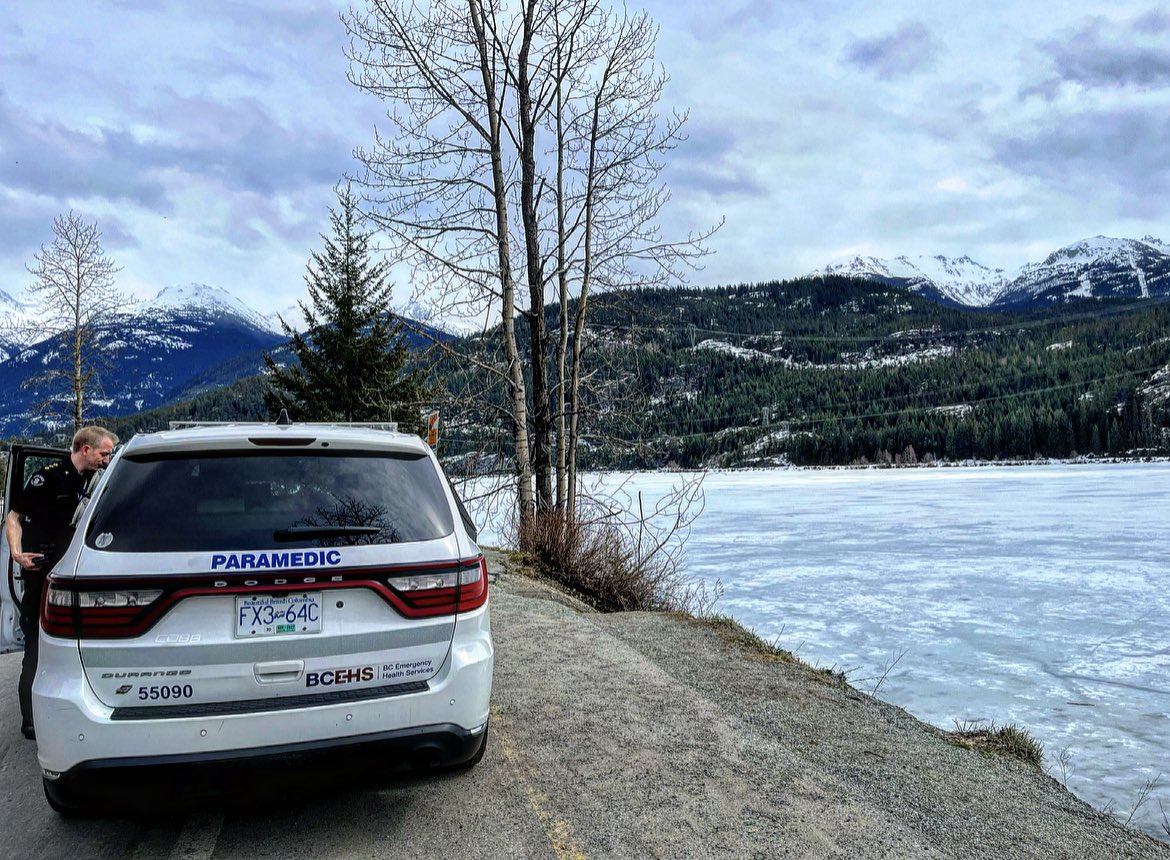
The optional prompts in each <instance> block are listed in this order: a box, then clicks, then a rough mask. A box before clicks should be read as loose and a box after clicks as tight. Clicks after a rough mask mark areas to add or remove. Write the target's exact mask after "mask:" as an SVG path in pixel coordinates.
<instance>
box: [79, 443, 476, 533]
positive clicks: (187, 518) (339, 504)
mask: <svg viewBox="0 0 1170 860" xmlns="http://www.w3.org/2000/svg"><path fill="white" fill-rule="evenodd" d="M454 527H455V526H454V522H453V520H452V516H451V509H450V506H449V505H448V503H447V497H446V495H445V494H444V492H443V485H442V483H441V478H440V476H439V474H438V472H437V471H436V469H435V466H434V464H433V463H432V462H431V460H430V458H429V457H427V456H425V455H421V454H420V455H411V454H388V453H385V452H376V453H375V452H346V451H328V452H325V451H322V452H312V453H309V452H305V451H303V450H302V451H297V452H295V453H291V452H290V453H281V454H272V453H267V452H265V453H262V454H255V453H251V452H241V453H238V454H236V453H231V454H224V453H222V452H217V453H215V454H211V455H203V454H198V455H192V454H184V455H183V456H174V455H169V456H160V455H155V456H144V457H133V456H128V457H123V458H122V460H121V461H120V462H119V463H118V464H117V466H116V473H115V474H111V475H110V480H109V481H108V482H107V487H106V489H105V491H104V492H103V493H102V494H101V497H100V498H99V499H98V500H97V506H96V508H95V510H94V516H93V519H92V520H91V521H90V526H89V529H88V530H87V534H86V544H87V545H88V546H91V547H94V548H96V549H102V550H108V551H110V552H194V551H212V550H221V549H269V548H295V547H321V546H350V545H364V544H392V543H405V542H411V541H423V540H433V539H435V538H441V537H445V536H446V535H449V534H451V532H452V531H453V530H454Z"/></svg>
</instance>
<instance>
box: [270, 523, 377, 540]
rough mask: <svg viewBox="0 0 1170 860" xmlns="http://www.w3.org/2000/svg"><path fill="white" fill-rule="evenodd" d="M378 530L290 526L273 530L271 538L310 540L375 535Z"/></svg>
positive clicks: (364, 527) (370, 527)
mask: <svg viewBox="0 0 1170 860" xmlns="http://www.w3.org/2000/svg"><path fill="white" fill-rule="evenodd" d="M380 531H382V529H381V528H379V527H378V526H290V527H288V528H287V529H277V530H276V531H274V532H273V533H272V539H273V540H274V541H279V542H282V543H285V542H288V541H294V540H311V539H312V538H331V537H347V536H349V535H376V534H378V533H379V532H380Z"/></svg>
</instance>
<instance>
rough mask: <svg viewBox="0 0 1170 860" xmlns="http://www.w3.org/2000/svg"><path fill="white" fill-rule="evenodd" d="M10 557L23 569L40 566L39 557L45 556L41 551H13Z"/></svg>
mask: <svg viewBox="0 0 1170 860" xmlns="http://www.w3.org/2000/svg"><path fill="white" fill-rule="evenodd" d="M12 557H13V558H14V559H15V560H16V563H17V564H19V565H20V566H21V567H23V568H24V569H25V570H37V569H39V568H40V566H41V559H43V558H44V557H45V554H44V553H43V552H14V553H13V554H12Z"/></svg>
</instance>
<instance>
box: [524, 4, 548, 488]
mask: <svg viewBox="0 0 1170 860" xmlns="http://www.w3.org/2000/svg"><path fill="white" fill-rule="evenodd" d="M536 6H537V4H536V2H535V0H527V2H526V3H525V6H524V23H523V34H522V37H521V42H520V55H519V59H518V64H517V65H518V70H517V71H518V72H519V75H518V86H517V93H516V95H517V97H518V98H519V102H520V217H521V220H522V222H523V225H524V250H525V254H526V270H527V275H528V331H529V349H530V352H531V362H530V369H531V372H532V424H533V434H532V469H533V472H534V474H535V478H536V507H537V509H538V510H542V511H545V510H549V509H551V508H552V504H553V496H552V457H551V454H550V451H549V443H550V441H551V439H552V414H551V411H550V408H549V391H548V330H547V326H546V325H545V320H544V269H543V265H542V263H541V259H540V219H539V215H538V213H537V211H536V207H537V203H536V122H535V119H534V117H533V105H532V82H531V79H530V77H529V68H528V62H529V52H530V49H531V47H532V38H533V26H534V22H533V16H534V15H535V14H536Z"/></svg>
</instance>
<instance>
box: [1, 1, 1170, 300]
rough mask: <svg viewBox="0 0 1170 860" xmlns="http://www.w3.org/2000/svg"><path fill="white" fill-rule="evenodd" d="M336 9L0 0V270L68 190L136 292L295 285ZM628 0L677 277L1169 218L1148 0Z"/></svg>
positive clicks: (326, 135)
mask: <svg viewBox="0 0 1170 860" xmlns="http://www.w3.org/2000/svg"><path fill="white" fill-rule="evenodd" d="M631 6H634V7H636V6H637V3H636V0H632V2H631ZM347 7H348V3H347V2H341V0H202V2H195V0H191V2H180V0H161V2H152V3H145V2H137V0H51V2H44V3H21V4H14V5H13V6H12V8H10V9H9V10H8V12H7V14H6V15H5V16H4V17H3V20H0V52H2V53H0V290H4V291H7V292H9V293H11V294H13V295H20V294H21V293H22V292H23V290H24V289H25V288H26V286H27V284H28V282H29V276H28V274H27V272H26V270H25V265H26V264H27V263H29V262H31V260H32V255H33V254H34V253H35V252H36V250H37V249H38V248H39V247H40V246H41V244H42V243H46V242H48V241H50V240H51V238H52V233H51V227H52V220H53V217H54V215H56V214H58V213H61V212H65V211H67V210H69V209H70V208H73V209H75V210H76V211H78V212H80V213H81V214H82V215H83V216H84V217H86V218H87V219H89V220H94V221H97V222H98V224H99V226H100V227H101V229H102V231H103V236H104V247H105V249H106V251H107V252H108V254H109V255H110V256H111V257H112V258H113V259H114V260H115V261H116V262H117V264H118V265H120V266H121V267H122V271H121V273H120V275H119V283H120V285H121V286H122V287H123V289H125V290H127V291H128V292H130V293H132V294H134V295H136V296H138V297H141V298H146V297H149V296H151V295H153V294H154V293H155V292H157V291H158V290H159V289H161V288H162V287H164V286H167V285H170V284H178V283H187V282H192V281H194V282H200V283H207V284H211V285H214V286H220V287H224V288H226V289H229V290H231V291H233V292H235V293H236V294H237V295H238V296H239V297H240V298H241V299H243V300H244V301H245V302H247V303H248V304H250V305H252V306H253V307H255V308H257V309H259V310H261V311H271V310H275V309H280V308H284V307H287V306H288V305H289V304H291V303H292V302H294V301H295V300H296V299H298V298H301V297H303V295H304V286H303V281H302V275H303V272H304V267H305V261H306V259H307V257H308V253H309V251H310V250H311V249H313V248H316V247H318V246H319V243H320V240H319V238H318V234H319V233H320V232H322V231H323V230H325V229H326V227H327V211H328V206H329V205H330V204H331V203H332V202H333V201H334V197H333V192H332V187H333V185H334V183H335V182H337V180H338V179H339V178H341V177H342V176H343V175H344V174H345V173H346V172H347V171H350V170H352V169H353V165H354V162H353V157H352V151H353V149H354V147H357V146H362V145H367V144H368V143H369V142H370V141H371V140H372V137H373V128H374V126H375V125H376V124H377V123H378V121H379V118H380V116H382V115H383V112H384V106H383V105H382V104H380V103H379V102H378V101H377V100H376V99H373V98H372V97H370V96H368V95H365V94H363V93H361V92H359V91H358V90H357V89H356V88H355V87H353V86H352V85H351V84H349V83H348V82H347V80H346V69H347V65H348V64H347V61H346V59H345V57H344V54H343V46H344V44H345V32H344V27H343V26H342V24H341V22H340V21H339V19H338V12H339V11H340V10H342V9H343V8H347ZM647 8H648V10H649V11H650V12H651V14H652V15H653V16H654V17H655V19H656V20H657V22H658V23H659V25H660V26H661V32H660V35H659V51H658V56H659V59H660V61H661V62H662V63H663V64H664V65H665V67H666V69H667V71H668V72H669V73H670V75H671V77H672V81H671V84H670V86H669V89H668V91H667V103H668V105H669V106H673V107H678V108H682V109H687V110H689V111H690V122H689V124H688V129H689V139H688V140H687V142H686V143H685V144H683V145H682V146H681V147H680V148H679V149H678V150H677V151H676V152H675V153H674V155H673V158H672V161H671V163H670V165H669V168H668V171H667V173H666V179H667V180H668V182H669V184H670V187H671V189H672V192H673V201H672V206H671V209H670V211H669V213H668V215H667V218H666V227H667V231H668V232H674V233H676V234H677V233H678V232H679V231H682V232H685V230H686V229H688V228H692V227H696V228H698V227H704V226H707V225H709V224H711V223H712V222H714V221H715V220H717V219H718V218H720V217H725V218H726V226H725V227H724V228H723V229H722V231H721V232H720V233H719V234H718V236H717V238H716V240H715V241H714V242H713V248H714V249H715V251H716V254H715V256H714V257H713V258H711V259H710V260H709V262H708V264H707V267H706V269H705V271H703V272H700V273H698V274H697V275H696V276H695V277H694V279H693V281H694V282H695V283H698V284H700V285H704V284H717V283H729V282H749V281H760V280H767V279H773V278H783V277H790V276H794V275H799V274H802V273H804V272H807V271H810V270H812V269H814V268H817V267H820V266H823V265H824V264H826V263H827V262H829V261H830V260H831V259H834V258H836V257H840V256H844V255H847V254H852V253H869V254H875V255H878V256H885V257H893V256H897V255H901V254H907V255H911V256H914V255H920V254H945V255H948V256H959V255H962V254H967V255H969V256H971V257H973V258H974V259H975V260H977V261H979V262H981V263H984V264H986V265H989V266H995V267H1002V268H1005V269H1009V270H1014V269H1015V268H1017V267H1019V266H1020V265H1022V264H1023V263H1025V262H1030V261H1035V260H1039V259H1041V258H1043V257H1044V256H1045V255H1047V254H1048V253H1049V252H1050V251H1052V250H1055V249H1056V248H1058V247H1060V246H1062V245H1066V244H1069V243H1071V242H1074V241H1076V240H1078V239H1082V238H1086V237H1089V236H1094V235H1097V234H1104V235H1110V236H1121V237H1129V238H1140V237H1141V236H1144V235H1153V236H1157V237H1160V238H1162V239H1167V240H1170V193H1168V192H1170V149H1168V148H1170V12H1168V11H1166V7H1165V6H1164V5H1161V4H1155V3H1153V2H1140V3H1131V2H1126V0H1117V2H1113V3H1110V4H1103V3H1099V2H1095V3H1088V2H1082V0H1063V2H1059V3H1058V2H1046V0H1036V2H1026V3H1021V2H1019V0H984V2H983V3H980V4H976V6H972V4H970V3H955V2H947V0H940V2H935V3H932V4H925V3H921V2H917V0H916V1H915V2H892V0H868V2H846V0H817V2H816V3H799V2H792V0H789V2H769V0H747V2H744V0H737V1H736V2H725V3H712V2H708V0H652V2H650V3H649V5H648V7H647ZM147 9H149V11H145V10H147ZM407 293H408V290H407V288H406V287H405V286H403V287H402V288H401V289H400V291H399V292H398V293H396V299H399V300H401V301H404V300H405V298H406V297H407Z"/></svg>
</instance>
